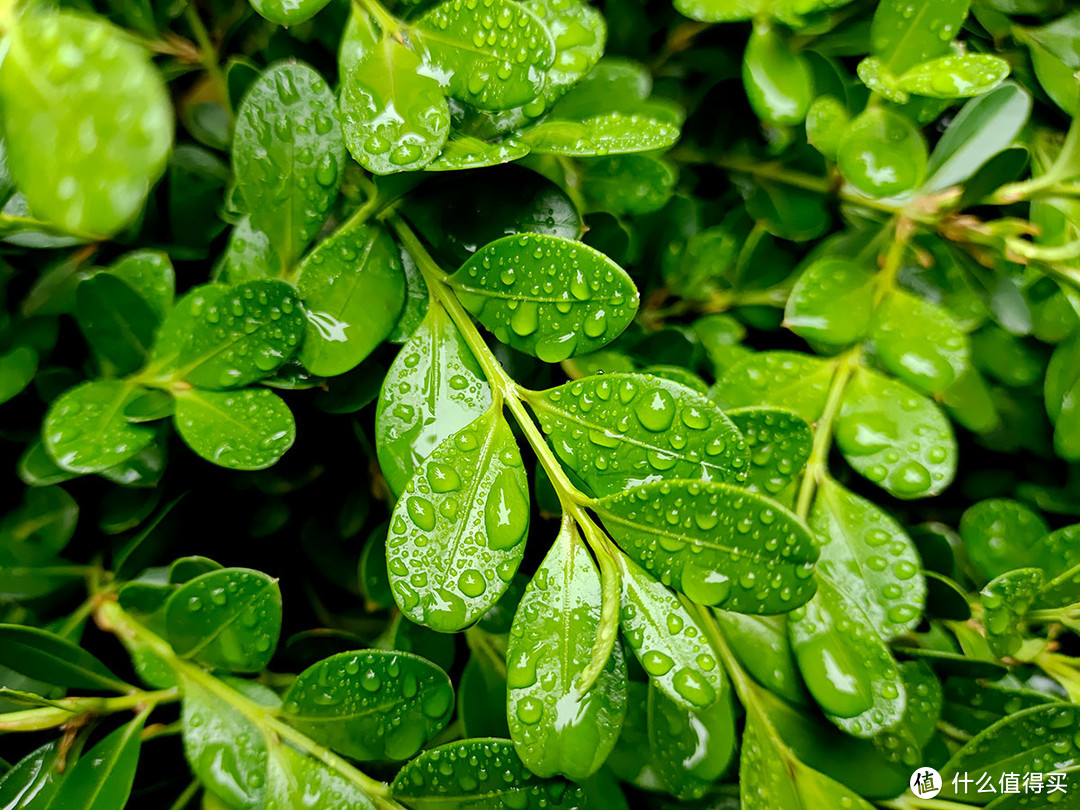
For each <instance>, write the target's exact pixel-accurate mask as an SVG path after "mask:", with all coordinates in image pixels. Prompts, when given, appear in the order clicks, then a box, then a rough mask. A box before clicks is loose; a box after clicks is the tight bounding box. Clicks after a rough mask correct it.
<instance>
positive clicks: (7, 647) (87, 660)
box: [0, 624, 131, 692]
mask: <svg viewBox="0 0 1080 810" xmlns="http://www.w3.org/2000/svg"><path fill="white" fill-rule="evenodd" d="M0 665H3V666H5V667H7V668H9V669H11V670H14V671H15V672H18V673H20V674H22V675H25V676H27V677H28V678H33V679H35V680H38V681H43V682H44V683H51V684H56V685H57V686H70V687H73V688H75V689H93V690H108V691H116V692H125V691H127V690H129V689H130V688H131V687H130V686H129V685H128V684H126V683H124V682H123V681H122V680H120V679H119V678H117V677H116V676H115V675H113V674H112V673H111V672H110V671H109V670H108V668H107V667H106V666H105V665H104V664H103V663H101V661H99V660H98V659H97V658H96V657H95V656H93V655H91V654H90V653H88V652H86V651H85V650H83V649H81V648H80V647H79V645H77V644H75V643H73V642H71V641H69V640H68V639H66V638H64V637H63V636H58V635H57V634H55V633H51V632H49V631H48V630H41V629H38V628H36V627H27V626H24V625H20V624H0Z"/></svg>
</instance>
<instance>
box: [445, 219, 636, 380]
mask: <svg viewBox="0 0 1080 810" xmlns="http://www.w3.org/2000/svg"><path fill="white" fill-rule="evenodd" d="M450 285H451V286H452V287H453V288H454V290H455V292H456V293H457V295H458V298H459V299H460V300H461V303H462V305H463V306H464V307H465V308H466V309H467V310H469V312H471V313H472V314H473V315H475V316H476V318H477V319H478V320H479V321H480V323H482V324H483V325H484V327H485V328H487V329H488V330H490V331H491V332H492V333H493V334H494V335H495V337H496V338H498V339H499V340H500V341H502V342H503V343H508V344H509V345H510V346H512V347H514V348H515V349H518V350H520V351H523V352H527V353H528V354H531V355H534V356H536V357H539V358H540V359H541V360H543V361H544V362H546V363H558V362H561V361H563V360H565V359H567V358H568V357H573V356H574V355H576V354H588V353H589V352H593V351H596V350H597V349H600V348H602V347H603V346H606V345H607V344H608V343H610V342H611V341H612V340H614V339H615V338H617V337H618V336H619V335H620V334H621V333H622V331H623V330H624V329H625V328H626V327H627V325H628V324H629V323H630V321H631V320H632V319H633V317H634V314H635V313H636V312H637V306H638V293H637V288H636V287H635V286H634V282H633V281H631V280H630V277H629V276H628V275H626V272H625V271H624V270H623V269H622V268H621V267H619V266H618V265H617V264H615V262H613V261H611V259H609V258H608V257H607V256H605V255H604V254H603V253H600V252H599V251H597V250H594V249H593V248H591V247H588V246H587V245H583V244H581V243H580V242H574V241H571V240H569V239H563V238H561V237H558V236H548V235H546V234H531V233H530V234H519V235H516V236H507V237H504V238H503V239H499V240H497V241H495V242H491V243H490V244H488V245H485V246H484V247H482V248H481V249H480V250H478V251H477V252H476V253H475V254H474V255H473V257H472V258H471V259H469V260H468V261H467V262H465V264H464V265H462V267H461V269H460V270H458V271H457V272H456V273H455V274H454V275H453V276H451V277H450Z"/></svg>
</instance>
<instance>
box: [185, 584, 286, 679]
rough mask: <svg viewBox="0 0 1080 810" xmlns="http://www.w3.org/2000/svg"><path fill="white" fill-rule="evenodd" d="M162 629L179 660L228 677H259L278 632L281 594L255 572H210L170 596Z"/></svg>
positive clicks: (279, 629) (274, 585)
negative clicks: (240, 674) (234, 674)
mask: <svg viewBox="0 0 1080 810" xmlns="http://www.w3.org/2000/svg"><path fill="white" fill-rule="evenodd" d="M165 625H166V630H167V635H168V640H169V643H170V644H172V646H173V649H174V650H176V653H177V655H179V656H181V657H183V658H192V659H194V660H196V661H198V662H199V663H200V664H203V665H205V666H208V667H212V668H214V669H221V670H224V671H226V672H258V671H259V670H261V669H263V668H265V667H266V665H267V664H268V663H269V662H270V659H271V658H272V657H273V656H274V649H275V647H276V646H277V642H278V635H279V634H280V632H281V591H280V590H279V589H278V585H277V580H276V579H271V578H270V577H268V576H267V575H266V574H263V573H261V572H259V571H252V570H251V569H247V568H222V569H220V570H218V571H210V572H208V573H205V574H201V575H200V576H197V577H195V578H194V579H191V580H189V581H188V582H185V583H184V584H183V585H181V586H180V587H179V588H177V589H176V590H175V591H174V592H173V594H172V596H170V597H169V601H168V602H167V603H166V605H165Z"/></svg>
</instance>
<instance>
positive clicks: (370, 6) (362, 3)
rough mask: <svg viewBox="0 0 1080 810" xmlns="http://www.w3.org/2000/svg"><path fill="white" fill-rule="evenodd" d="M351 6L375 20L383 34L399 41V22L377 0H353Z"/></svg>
mask: <svg viewBox="0 0 1080 810" xmlns="http://www.w3.org/2000/svg"><path fill="white" fill-rule="evenodd" d="M353 5H354V6H355V7H356V8H357V9H359V10H360V11H361V12H366V13H367V14H370V15H371V16H372V17H374V18H375V22H377V23H378V24H379V28H381V29H382V30H383V33H384V34H387V35H389V36H392V37H393V38H394V39H396V40H399V41H400V40H401V27H402V26H401V21H400V20H399V19H398V18H397V17H395V16H394V15H393V14H391V13H390V12H389V11H387V10H386V9H385V8H383V5H382V3H380V2H379V1H378V0H353Z"/></svg>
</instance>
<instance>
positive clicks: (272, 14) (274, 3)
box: [251, 0, 329, 25]
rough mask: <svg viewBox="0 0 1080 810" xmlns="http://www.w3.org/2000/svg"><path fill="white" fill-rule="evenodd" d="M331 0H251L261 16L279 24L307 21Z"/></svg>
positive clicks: (294, 23) (252, 5)
mask: <svg viewBox="0 0 1080 810" xmlns="http://www.w3.org/2000/svg"><path fill="white" fill-rule="evenodd" d="M328 2H329V0H251V7H252V8H253V9H255V10H256V11H257V12H258V13H259V15H260V16H262V17H265V18H266V19H268V20H269V21H270V22H272V23H277V24H278V25H296V24H297V23H302V22H306V21H307V20H310V19H311V18H312V17H314V16H315V15H316V14H318V13H319V12H320V11H322V8H323V6H325V5H326V4H327V3H328Z"/></svg>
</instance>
